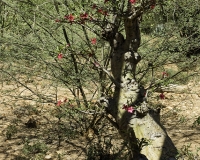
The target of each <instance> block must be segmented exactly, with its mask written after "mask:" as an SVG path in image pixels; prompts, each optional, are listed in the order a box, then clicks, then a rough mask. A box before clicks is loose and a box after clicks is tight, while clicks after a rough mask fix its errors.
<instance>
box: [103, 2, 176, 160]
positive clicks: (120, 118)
mask: <svg viewBox="0 0 200 160" xmlns="http://www.w3.org/2000/svg"><path fill="white" fill-rule="evenodd" d="M141 14H142V10H141V9H137V10H136V8H135V7H134V5H131V4H130V2H129V4H128V9H127V16H124V17H123V18H124V27H125V33H126V39H124V37H122V36H123V35H122V34H121V33H119V32H118V31H116V30H115V28H112V27H111V29H110V30H109V31H108V30H107V31H106V33H105V32H104V34H103V36H104V38H105V39H106V40H108V41H109V42H110V45H111V47H112V48H113V54H112V57H111V70H112V74H113V77H114V79H115V81H116V82H117V84H119V85H116V87H115V91H114V95H113V98H112V99H110V100H109V105H108V112H109V113H110V114H111V115H112V116H113V117H114V118H115V120H116V123H117V126H118V129H119V132H120V134H121V136H122V138H123V139H124V140H125V141H127V142H128V145H129V147H130V150H131V154H130V158H129V159H131V160H139V159H141V160H142V159H148V160H161V159H170V160H172V159H175V156H176V154H177V150H176V148H175V146H174V144H173V143H172V141H171V139H170V138H169V136H168V135H167V133H166V131H165V129H164V127H163V126H162V125H161V124H160V118H159V116H160V115H159V113H160V112H159V109H158V110H153V109H151V107H150V106H148V103H147V102H146V101H145V90H144V88H143V87H142V86H140V85H139V84H138V82H137V80H136V78H135V70H136V66H137V63H138V62H139V61H140V60H141V57H140V55H139V54H138V53H137V50H138V48H139V46H140V39H141V37H140V29H139V19H140V16H141ZM110 35H112V36H110ZM119 35H120V37H121V38H119ZM118 39H119V40H118ZM124 106H128V107H134V108H135V110H134V112H133V113H129V112H127V110H125V109H124Z"/></svg>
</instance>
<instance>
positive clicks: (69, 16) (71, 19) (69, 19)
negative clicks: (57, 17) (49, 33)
mask: <svg viewBox="0 0 200 160" xmlns="http://www.w3.org/2000/svg"><path fill="white" fill-rule="evenodd" d="M65 19H67V20H68V21H69V22H73V21H74V16H73V15H72V14H70V15H68V16H65Z"/></svg>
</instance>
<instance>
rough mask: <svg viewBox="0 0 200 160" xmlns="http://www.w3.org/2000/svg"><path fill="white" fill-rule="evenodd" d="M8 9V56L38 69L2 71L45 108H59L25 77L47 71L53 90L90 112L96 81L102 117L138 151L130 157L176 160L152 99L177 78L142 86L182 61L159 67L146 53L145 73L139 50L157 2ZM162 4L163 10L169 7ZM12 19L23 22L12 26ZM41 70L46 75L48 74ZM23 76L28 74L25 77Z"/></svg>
mask: <svg viewBox="0 0 200 160" xmlns="http://www.w3.org/2000/svg"><path fill="white" fill-rule="evenodd" d="M159 2H160V1H159ZM1 4H2V6H3V7H4V11H5V12H6V11H9V14H10V15H7V14H4V15H5V17H3V18H2V19H1V22H2V23H1V24H3V25H2V32H1V33H2V38H1V42H2V44H4V48H5V49H4V55H3V57H5V59H6V58H7V57H11V59H12V63H13V64H16V63H19V61H18V60H23V62H21V63H23V64H25V66H27V68H29V69H30V68H31V69H33V68H34V72H31V74H30V70H27V68H23V69H24V70H22V68H21V67H20V68H14V67H13V68H12V65H10V66H9V67H10V68H11V70H9V71H7V70H6V66H4V67H2V68H1V72H2V73H4V74H6V75H9V76H11V78H13V79H15V80H16V81H17V82H18V83H19V84H20V85H22V86H23V87H25V88H26V89H28V90H29V91H30V92H31V93H33V95H34V96H37V98H39V99H40V100H41V99H42V101H43V102H48V101H51V102H55V99H53V98H52V97H51V96H45V95H44V94H43V93H42V92H41V91H39V90H37V87H36V89H35V88H34V89H33V88H31V87H28V86H27V85H25V84H24V83H23V82H22V81H20V78H17V77H23V76H24V75H26V76H27V78H28V77H30V76H33V77H34V76H37V74H38V73H40V75H42V78H45V76H44V75H46V79H48V80H49V78H48V77H49V76H50V77H52V79H51V82H52V86H54V84H55V83H56V84H57V83H61V84H64V85H65V87H67V88H68V89H69V90H70V91H71V93H72V95H73V96H74V97H75V98H74V101H75V102H74V103H76V105H77V106H78V108H79V109H81V108H82V106H84V109H89V108H90V98H88V97H87V95H86V92H85V90H84V88H86V87H87V85H88V83H89V84H90V85H91V86H95V87H94V88H95V89H92V90H91V93H92V95H93V96H94V95H95V92H96V91H95V90H98V92H99V93H98V95H97V96H98V97H99V99H100V100H99V103H98V104H99V106H98V110H100V111H101V112H100V114H102V113H104V110H105V112H106V113H105V115H106V117H107V118H108V119H109V121H110V122H111V123H112V124H113V125H114V126H115V127H116V128H117V129H118V130H119V133H120V134H121V136H122V138H123V139H124V140H125V141H126V142H127V143H128V146H129V149H130V151H131V152H130V157H129V159H136V160H138V159H140V158H141V159H145V157H146V159H153V160H156V159H170V158H171V159H175V156H176V154H177V150H176V148H175V146H174V144H173V143H172V141H171V139H170V138H169V136H168V135H167V133H166V131H165V129H164V127H163V126H162V124H161V123H160V118H159V112H160V109H159V108H156V109H154V108H153V106H151V105H150V104H148V101H147V98H148V97H149V93H150V92H151V89H152V88H153V87H155V88H156V87H157V86H160V85H161V84H162V83H168V82H167V80H169V79H167V80H166V79H161V80H160V81H159V82H158V83H155V82H154V80H152V81H147V82H146V83H147V84H145V86H144V85H143V84H142V83H141V82H142V81H141V79H142V78H143V77H144V76H147V72H148V73H150V72H151V70H152V74H153V69H156V68H158V66H161V65H163V64H165V63H168V61H170V60H171V59H173V58H174V56H173V58H172V56H171V55H170V54H169V53H168V52H167V53H166V55H167V56H168V57H167V58H165V57H164V58H161V59H159V60H158V63H157V64H153V62H152V59H150V58H151V57H153V56H155V55H153V56H152V55H149V56H148V55H146V59H145V60H146V61H149V62H148V64H147V65H144V66H142V67H144V69H143V70H140V69H138V67H137V66H138V64H139V62H140V61H142V56H141V54H143V53H139V52H138V50H139V47H140V44H141V33H140V22H141V21H142V16H143V14H144V16H145V14H149V13H151V12H153V10H154V7H155V5H156V2H155V1H154V0H140V1H139V0H138V1H135V0H122V1H116V0H105V1H99V2H98V3H97V2H96V3H95V2H93V1H90V0H87V1H84V0H82V1H80V0H76V1H75V0H69V1H66V0H65V1H63V2H61V1H57V0H54V1H52V2H49V1H45V0H29V1H20V2H18V1H15V0H10V1H2V2H1ZM157 4H158V5H161V6H162V3H161V2H160V3H158V2H157ZM162 7H163V6H162ZM16 13H17V14H16ZM12 17H14V20H15V24H14V25H12V28H10V26H11V24H12V23H13V22H12V20H11V19H12ZM164 17H165V16H164ZM5 19H6V20H7V21H5ZM5 22H6V23H7V24H8V25H5V24H6V23H5ZM163 23H164V22H163ZM5 30H6V31H10V32H11V31H12V30H15V32H14V33H12V37H11V36H10V35H6V34H4V33H5V32H3V31H5ZM166 37H167V36H166ZM19 38H20V39H22V40H23V41H19ZM107 42H108V43H109V47H108V44H107ZM170 44H171V43H169V44H168V43H166V41H164V42H163V43H162V44H161V45H162V47H163V48H164V47H166V46H167V45H170ZM163 48H162V49H163ZM169 48H170V47H169ZM101 49H102V50H101ZM162 49H160V50H159V51H161V50H162ZM149 52H150V51H149ZM22 53H23V54H22ZM41 53H42V54H41ZM158 57H159V56H158ZM148 58H149V59H148ZM155 59H156V60H157V57H156V58H155ZM110 63H111V64H110ZM35 64H40V65H35ZM41 65H43V66H44V68H46V70H41ZM109 67H111V73H110V72H109V71H108V68H109ZM17 71H20V72H19V73H21V75H20V76H19V75H17V74H16V73H17ZM36 71H37V72H36ZM179 73H180V72H178V73H176V74H174V75H175V76H176V75H178V74H179ZM22 75H23V76H22ZM163 75H164V76H165V73H164V72H163ZM174 75H172V76H171V77H175V76H174ZM112 86H114V89H112ZM146 86H149V87H146ZM55 88H56V87H55ZM155 88H154V89H155ZM163 96H164V95H163V93H161V97H163ZM26 98H30V97H29V96H27V97H26ZM52 99H53V100H52ZM56 101H58V99H57V97H56ZM60 103H61V101H59V104H60ZM59 104H58V105H59ZM109 114H110V115H112V117H113V118H114V120H113V119H112V118H110V117H109V116H108V115H109ZM94 119H95V118H94ZM95 120H96V119H95Z"/></svg>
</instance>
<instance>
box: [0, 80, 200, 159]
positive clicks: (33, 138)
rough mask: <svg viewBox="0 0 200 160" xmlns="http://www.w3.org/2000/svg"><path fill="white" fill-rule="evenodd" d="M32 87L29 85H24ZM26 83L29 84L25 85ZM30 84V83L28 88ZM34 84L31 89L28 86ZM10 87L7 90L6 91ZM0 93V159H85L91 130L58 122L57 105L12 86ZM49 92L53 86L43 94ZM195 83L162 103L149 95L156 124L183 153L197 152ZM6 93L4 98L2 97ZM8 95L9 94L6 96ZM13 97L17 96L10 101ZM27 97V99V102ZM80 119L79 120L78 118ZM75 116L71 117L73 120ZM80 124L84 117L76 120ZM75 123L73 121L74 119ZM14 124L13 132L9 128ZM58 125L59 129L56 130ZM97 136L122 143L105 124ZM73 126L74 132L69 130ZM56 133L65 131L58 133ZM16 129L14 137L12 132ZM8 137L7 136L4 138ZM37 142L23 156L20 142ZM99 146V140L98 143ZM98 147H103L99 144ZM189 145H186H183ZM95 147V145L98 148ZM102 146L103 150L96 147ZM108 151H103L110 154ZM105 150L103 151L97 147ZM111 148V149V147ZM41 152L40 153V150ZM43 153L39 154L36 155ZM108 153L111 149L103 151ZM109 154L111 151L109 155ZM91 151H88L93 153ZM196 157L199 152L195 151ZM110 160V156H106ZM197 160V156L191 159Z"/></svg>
mask: <svg viewBox="0 0 200 160" xmlns="http://www.w3.org/2000/svg"><path fill="white" fill-rule="evenodd" d="M30 83H32V82H30ZM28 85H29V84H28ZM30 86H31V84H30ZM34 86H35V85H34ZM12 88H16V89H15V90H13V92H10V93H8V92H5V91H6V90H9V89H12ZM1 90H2V92H1V94H0V99H1V103H0V142H1V143H0V159H1V160H26V159H64V160H75V159H77V160H81V159H86V157H85V156H86V153H87V152H88V151H91V150H92V148H95V147H96V146H98V145H97V144H98V143H100V142H99V141H97V138H96V140H94V139H93V138H94V136H96V137H98V135H95V130H90V129H88V130H87V132H86V133H83V132H81V129H79V127H80V126H78V125H77V126H76V125H75V126H73V125H69V124H70V122H71V121H70V120H69V119H66V118H65V119H64V120H63V121H58V118H56V117H55V116H56V113H57V112H58V110H57V108H58V107H57V106H56V105H55V104H54V103H56V102H54V103H53V102H52V103H44V104H43V103H40V102H37V101H33V99H34V98H35V97H31V93H30V91H28V90H23V88H21V87H19V86H16V85H15V84H4V85H2V88H1ZM37 90H38V91H42V92H43V94H44V93H45V92H46V93H49V92H47V90H45V87H43V86H40V87H39V88H38V87H37ZM50 90H51V91H52V92H53V90H54V89H53V88H50V89H49V88H48V91H50ZM57 90H58V94H57V97H58V99H62V100H63V99H65V98H66V97H67V98H69V97H72V95H70V94H69V91H67V90H66V89H64V88H62V87H61V88H58V89H57ZM199 93H200V82H199V83H194V82H191V83H188V84H187V85H181V86H180V85H179V86H178V89H176V90H175V91H169V90H168V91H166V92H164V95H165V99H162V100H161V99H159V98H158V99H157V100H155V99H156V97H159V94H160V93H155V95H154V97H155V98H154V99H153V102H154V103H156V104H157V105H160V106H161V107H162V110H161V115H162V118H161V120H162V123H163V124H164V126H165V128H166V130H167V132H168V134H169V135H170V137H171V138H172V140H173V142H174V143H175V145H176V147H177V148H178V149H181V148H182V152H184V153H185V154H196V152H197V151H198V149H200V136H199V135H200V126H196V127H192V125H193V123H194V121H195V119H196V118H198V116H200V94H199ZM5 94H7V96H6V95H5ZM8 95H11V97H10V96H8ZM16 95H17V97H15V96H16ZM19 95H20V96H24V95H25V96H26V97H27V100H22V99H19V98H20V97H19ZM28 98H29V99H28ZM78 118H80V117H78ZM78 118H77V119H78ZM31 120H33V121H32V122H31ZM82 120H83V121H84V117H83V119H82ZM74 122H75V121H74ZM13 126H14V128H13ZM58 126H62V129H59V127H58ZM99 126H100V127H102V130H101V131H102V132H103V133H102V134H104V137H107V138H108V139H109V137H111V138H110V140H111V142H110V145H112V147H111V148H113V146H115V147H116V148H117V146H118V145H119V146H120V145H122V140H121V139H120V137H119V136H118V134H117V131H116V130H115V129H114V128H113V127H112V126H109V125H106V126H105V125H104V124H100V125H99ZM71 127H72V128H73V127H74V128H76V129H77V128H78V129H77V130H78V131H80V133H78V134H77V133H76V132H74V130H75V129H74V130H73V129H72V130H70V128H71ZM62 130H66V131H67V135H66V132H65V135H64V132H61V131H62ZM15 131H16V133H15ZM9 136H11V137H9ZM37 142H40V143H42V144H45V146H47V147H48V151H47V152H46V151H45V147H44V148H42V146H40V148H42V149H41V150H39V151H34V150H32V153H30V154H26V155H25V152H24V151H23V150H24V148H25V144H28V145H27V146H29V150H30V146H33V145H34V144H36V143H37ZM101 142H102V141H101ZM104 143H106V142H105V141H104ZM187 146H190V147H187ZM99 147H100V146H99ZM101 147H104V146H101ZM111 148H109V149H110V150H111ZM103 149H105V150H106V148H103ZM116 150H117V149H116ZM43 151H44V152H43ZM41 152H42V153H43V154H40V153H41ZM109 152H111V151H109ZM112 152H115V151H112ZM93 153H94V152H93ZM199 153H200V152H199ZM110 159H111V158H110ZM196 159H198V158H196Z"/></svg>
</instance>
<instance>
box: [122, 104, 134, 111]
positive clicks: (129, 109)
mask: <svg viewBox="0 0 200 160" xmlns="http://www.w3.org/2000/svg"><path fill="white" fill-rule="evenodd" d="M122 109H125V110H126V111H127V112H129V113H133V111H134V108H133V107H132V106H127V105H125V104H124V105H123V108H122Z"/></svg>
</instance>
